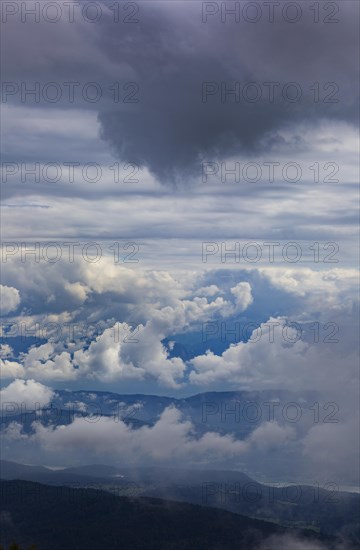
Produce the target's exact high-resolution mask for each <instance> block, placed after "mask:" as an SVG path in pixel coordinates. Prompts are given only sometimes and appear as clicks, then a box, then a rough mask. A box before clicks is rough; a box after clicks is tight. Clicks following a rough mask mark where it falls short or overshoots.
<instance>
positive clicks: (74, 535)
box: [0, 480, 335, 550]
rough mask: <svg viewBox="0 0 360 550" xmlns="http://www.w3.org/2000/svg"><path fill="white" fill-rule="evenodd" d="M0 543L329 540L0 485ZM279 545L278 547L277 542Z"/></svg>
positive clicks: (250, 549) (34, 486)
mask: <svg viewBox="0 0 360 550" xmlns="http://www.w3.org/2000/svg"><path fill="white" fill-rule="evenodd" d="M0 494H1V513H0V521H1V541H0V543H1V544H3V545H4V546H5V547H7V546H8V545H9V544H10V543H11V542H12V541H16V542H17V543H18V544H19V545H21V546H27V545H30V544H35V546H36V549H37V550H50V549H51V550H64V549H69V550H100V549H101V550H103V549H104V550H128V549H130V548H131V549H139V550H140V549H141V550H150V549H153V550H155V549H156V550H180V549H191V550H205V549H206V550H220V549H221V550H228V549H229V550H230V549H234V548H236V549H238V550H255V549H256V550H259V549H261V550H262V549H264V550H265V549H267V548H273V542H271V543H269V544H270V546H269V545H268V542H267V541H271V540H272V539H273V538H274V537H275V540H276V541H277V542H276V543H275V544H276V547H277V548H279V549H281V548H283V549H284V550H285V549H286V550H288V547H289V546H288V545H289V537H290V540H293V538H292V537H295V538H301V539H302V540H308V541H309V542H322V543H323V544H324V545H325V546H324V548H326V549H328V548H329V549H332V548H335V546H334V545H335V541H334V540H333V539H330V538H329V537H323V536H320V535H317V534H314V533H312V532H309V531H295V530H291V529H287V528H285V527H280V526H278V525H275V524H272V523H268V522H264V521H261V520H256V519H250V518H247V517H244V516H241V515H238V514H232V513H230V512H226V511H223V510H219V509H211V508H206V507H202V506H196V505H191V504H184V503H177V502H168V501H164V500H159V499H152V498H140V499H133V498H127V497H116V496H114V495H111V494H108V493H106V492H102V491H97V490H93V489H72V488H68V487H54V486H47V485H41V484H39V483H32V482H28V481H18V480H15V481H2V482H1V483H0ZM281 541H284V542H283V543H282V542H281Z"/></svg>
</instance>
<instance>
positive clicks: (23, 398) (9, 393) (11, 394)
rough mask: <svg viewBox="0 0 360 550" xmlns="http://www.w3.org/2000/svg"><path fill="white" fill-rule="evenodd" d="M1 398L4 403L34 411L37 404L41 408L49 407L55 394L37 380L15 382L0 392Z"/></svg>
mask: <svg viewBox="0 0 360 550" xmlns="http://www.w3.org/2000/svg"><path fill="white" fill-rule="evenodd" d="M0 396H1V401H2V403H15V404H17V405H18V406H19V407H20V405H23V406H24V407H26V408H27V409H30V410H33V409H35V408H36V407H35V404H36V403H38V404H39V405H40V406H45V405H48V404H49V403H50V401H51V399H52V398H53V397H54V392H53V390H51V389H50V388H49V387H47V386H44V385H43V384H40V383H39V382H35V380H14V381H13V382H11V384H9V385H8V386H6V388H3V389H2V390H1V391H0Z"/></svg>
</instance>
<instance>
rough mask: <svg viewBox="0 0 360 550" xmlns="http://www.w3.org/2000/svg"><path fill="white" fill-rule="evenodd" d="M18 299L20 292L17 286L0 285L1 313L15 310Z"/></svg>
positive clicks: (5, 313)
mask: <svg viewBox="0 0 360 550" xmlns="http://www.w3.org/2000/svg"><path fill="white" fill-rule="evenodd" d="M20 301H21V300H20V293H19V291H18V289H17V288H14V287H13V286H5V285H0V311H1V314H2V315H7V314H8V313H10V312H11V311H15V310H16V309H17V308H18V306H19V304H20Z"/></svg>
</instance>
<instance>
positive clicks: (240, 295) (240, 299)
mask: <svg viewBox="0 0 360 550" xmlns="http://www.w3.org/2000/svg"><path fill="white" fill-rule="evenodd" d="M230 291H231V294H233V295H234V296H235V303H236V311H244V310H245V309H247V308H248V307H249V305H250V304H251V303H252V302H253V297H252V295H251V286H250V285H249V283H238V284H237V285H236V286H234V287H233V288H231V289H230Z"/></svg>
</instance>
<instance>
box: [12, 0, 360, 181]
mask: <svg viewBox="0 0 360 550" xmlns="http://www.w3.org/2000/svg"><path fill="white" fill-rule="evenodd" d="M229 4H230V3H229ZM231 4H232V3H231ZM297 4H298V5H301V7H302V11H303V16H302V18H301V20H300V21H298V22H297V23H289V22H286V21H285V20H284V19H283V18H282V17H281V16H279V17H276V18H275V22H274V23H273V24H271V23H269V22H268V21H267V20H266V18H263V19H261V20H260V21H259V22H258V23H256V24H250V23H246V22H244V21H240V22H239V23H235V22H232V21H231V19H230V18H229V19H228V20H227V22H226V23H221V20H220V16H219V15H218V16H216V17H209V18H208V22H206V23H205V22H203V21H202V3H201V2H196V3H191V4H190V3H188V2H183V3H178V2H169V3H164V2H149V3H144V2H143V3H141V4H140V12H139V22H138V23H135V24H132V25H126V24H123V25H119V24H114V21H113V20H112V18H111V17H110V15H107V16H106V17H104V18H103V19H102V21H101V22H99V24H95V25H93V32H92V33H89V32H87V33H84V29H83V28H82V25H80V24H79V25H76V24H67V25H66V24H61V25H53V26H50V27H51V28H50V29H49V25H48V24H47V26H46V25H45V24H41V23H40V24H36V25H24V26H23V27H24V28H25V27H26V29H25V31H24V35H23V36H24V38H23V40H21V39H20V40H19V38H17V39H16V40H17V42H16V44H15V43H14V42H15V39H14V38H11V37H8V40H9V42H10V43H11V44H13V46H14V48H13V49H10V50H9V53H10V55H11V56H12V57H13V64H11V66H10V67H9V69H8V73H9V75H10V76H11V77H12V78H14V76H15V75H18V77H19V76H20V78H21V76H22V78H25V79H26V78H27V76H28V74H29V70H30V69H31V71H32V74H33V75H34V74H35V75H37V76H38V77H39V78H38V80H39V81H40V82H46V81H50V80H55V81H56V79H57V80H58V81H59V82H64V81H66V80H71V81H74V80H76V81H81V82H86V81H87V82H89V81H96V82H99V83H100V84H101V86H102V89H103V91H104V97H103V98H102V101H99V102H97V103H94V104H89V103H86V102H83V104H82V107H83V108H86V109H95V110H96V111H98V116H99V120H100V123H101V134H102V137H103V139H104V140H105V141H107V142H108V143H109V144H110V146H111V148H112V150H113V152H114V153H115V154H116V156H117V157H118V158H120V159H121V160H124V161H127V162H135V163H137V164H139V165H142V166H146V167H147V168H149V169H150V171H151V172H153V173H154V174H155V175H156V177H157V178H158V179H160V180H161V181H162V182H165V183H166V182H174V181H177V180H179V181H180V180H184V179H185V178H189V177H190V178H191V177H192V176H193V175H195V174H198V172H199V163H200V162H201V160H214V159H224V158H229V157H230V156H234V155H236V154H238V153H239V154H240V153H243V152H247V153H255V154H259V153H260V154H261V152H263V151H264V150H266V149H267V148H268V147H269V146H270V145H271V144H273V143H274V140H275V141H276V140H278V139H281V138H280V137H279V136H278V135H277V132H278V131H279V130H281V129H283V128H287V129H290V132H293V133H294V139H296V134H297V131H296V124H298V123H303V122H306V123H309V124H310V123H314V122H315V123H316V121H317V120H318V119H320V118H330V119H342V120H346V121H350V122H351V121H355V120H356V118H357V116H356V114H357V99H358V90H357V53H356V52H355V44H356V33H357V26H356V18H357V17H356V16H357V12H358V5H357V4H355V3H353V2H342V3H341V5H340V12H339V14H338V18H339V22H338V23H333V24H325V23H319V24H316V23H314V21H313V18H312V16H313V14H312V13H311V12H310V10H309V9H308V3H307V2H298V3H297ZM53 27H55V29H53ZM9 30H10V27H9ZM49 33H51V34H52V38H53V39H52V40H51V39H50V41H49V40H47V43H48V44H50V47H49V48H48V49H47V50H46V51H44V50H43V49H42V47H41V44H42V43H43V42H42V40H41V38H40V37H41V36H42V37H43V38H44V35H45V38H48V36H47V35H49ZM8 34H9V33H8ZM34 34H36V36H37V39H36V40H33V35H34ZM25 40H26V47H25ZM20 54H21V55H20ZM21 73H22V74H21ZM115 81H118V82H120V83H121V84H122V85H123V84H126V83H128V82H133V83H134V85H133V87H131V86H130V87H128V88H126V89H125V90H123V89H122V88H121V101H120V102H119V103H114V101H113V100H112V97H111V96H112V92H110V90H109V88H110V86H111V83H112V82H115ZM204 82H208V83H211V84H208V87H207V88H206V90H207V91H209V92H210V94H208V95H202V91H204V88H203V86H204V84H203V83H204ZM221 82H223V83H225V86H227V87H228V88H229V89H231V88H233V87H234V83H235V82H239V83H240V84H239V85H240V92H241V93H242V92H243V90H244V86H245V85H246V84H247V83H250V82H252V83H256V85H257V91H255V88H249V89H248V91H247V92H245V99H244V96H243V95H240V98H239V102H235V101H234V97H233V96H232V97H231V96H225V97H224V98H223V99H224V101H223V102H222V101H221ZM269 82H277V83H279V86H276V87H275V89H274V90H275V98H274V101H270V99H269V98H270V87H269V85H265V84H264V83H269ZM290 82H293V83H294V82H295V83H296V86H297V91H296V90H295V87H293V86H290V87H289V88H287V91H288V93H289V95H290V96H291V97H294V93H295V92H296V93H298V91H299V90H300V91H301V94H302V95H301V98H299V100H298V101H296V102H291V101H289V100H288V99H285V100H284V98H283V95H282V91H284V86H285V93H286V85H287V84H288V83H290ZM315 82H318V83H319V84H318V85H319V94H320V98H319V99H320V100H319V101H317V102H315V101H314V93H315V92H314V90H311V89H310V88H311V86H312V85H313V84H314V83H315ZM329 82H330V83H333V84H331V86H330V87H327V88H326V89H324V86H325V85H326V83H329ZM259 89H260V94H261V97H260V98H259V100H258V101H255V102H253V103H252V102H251V101H249V100H248V99H246V98H249V97H253V94H254V93H259ZM132 92H133V94H132ZM332 93H333V95H331V94H332ZM125 96H127V97H128V100H129V99H130V100H131V99H132V98H133V99H135V100H138V101H136V102H130V103H128V102H125V103H124V102H123V99H124V98H125ZM326 96H327V97H330V98H333V99H337V100H338V101H337V102H335V103H332V102H330V103H326V102H325V103H324V101H323V99H324V98H325V97H326ZM15 99H16V98H15ZM45 106H46V107H49V106H51V105H49V104H47V105H46V104H45ZM57 106H58V107H59V106H67V107H69V105H66V101H61V102H60V103H59V104H58V105H57ZM71 106H72V105H70V107H71Z"/></svg>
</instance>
